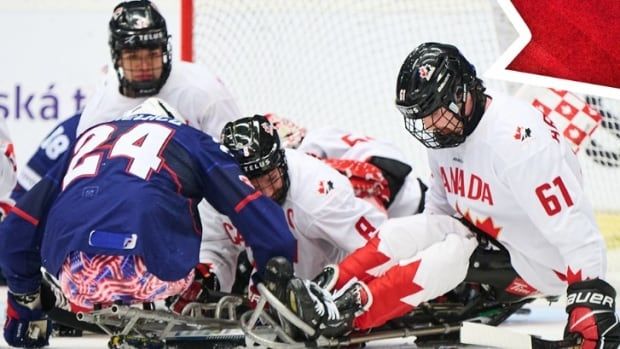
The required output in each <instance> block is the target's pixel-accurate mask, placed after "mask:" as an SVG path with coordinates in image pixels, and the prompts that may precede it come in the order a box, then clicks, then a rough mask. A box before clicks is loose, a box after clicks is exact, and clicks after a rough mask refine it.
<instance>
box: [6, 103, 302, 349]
mask: <svg viewBox="0 0 620 349" xmlns="http://www.w3.org/2000/svg"><path fill="white" fill-rule="evenodd" d="M248 182H249V181H248V180H247V179H246V178H245V176H244V175H243V173H242V172H241V170H240V168H239V166H238V164H237V163H236V162H235V160H234V158H233V157H232V156H231V155H230V154H229V153H228V151H227V149H226V148H225V147H222V146H221V145H220V144H219V143H217V142H215V141H214V140H213V139H212V138H211V137H210V136H208V135H206V134H204V133H203V132H201V131H199V130H196V129H194V128H191V127H188V126H186V125H185V120H184V119H183V118H182V117H180V116H179V115H178V114H177V113H176V112H174V111H173V109H172V108H171V107H169V106H166V105H165V103H164V102H163V101H161V100H158V99H154V98H153V99H148V100H147V101H145V102H144V103H143V104H141V105H139V106H138V107H136V108H134V109H133V110H131V111H130V112H128V113H127V114H126V115H124V116H122V117H120V118H119V119H117V120H115V121H110V122H107V123H102V124H99V125H97V126H94V127H92V128H90V129H88V130H86V131H85V132H84V133H83V134H82V135H81V137H79V138H78V139H77V140H76V143H75V145H74V146H72V147H71V149H70V150H69V151H68V152H66V155H65V156H64V158H63V159H62V160H60V162H59V163H58V164H57V165H56V166H55V167H54V168H53V169H52V170H51V171H49V172H48V173H47V175H46V176H45V177H44V178H43V179H42V180H41V181H39V182H38V183H37V184H36V185H35V186H34V187H33V188H32V189H31V190H30V191H28V192H27V193H26V194H25V195H24V196H23V197H22V198H21V200H20V201H19V203H18V204H17V206H16V207H15V208H14V209H13V210H12V211H11V213H10V214H9V215H8V216H7V218H6V220H5V221H4V223H3V224H2V225H1V226H0V246H3V248H2V249H1V251H0V263H1V266H2V269H3V270H4V271H5V273H6V274H5V275H6V278H7V281H8V287H9V291H8V296H7V319H6V323H5V326H4V338H5V339H6V341H7V343H9V344H10V345H11V346H16V347H41V346H44V345H47V343H48V337H49V333H50V329H51V327H50V326H49V323H48V320H47V319H46V316H45V314H44V312H43V310H42V307H41V297H40V293H39V289H40V285H41V273H40V268H41V266H43V267H45V269H46V270H47V271H48V272H49V273H50V274H52V275H54V276H56V277H57V278H58V280H59V281H60V285H61V288H62V291H63V293H64V294H65V295H66V296H67V298H68V299H69V301H70V302H71V305H72V307H73V309H74V310H80V309H86V310H88V309H92V308H93V306H94V305H95V304H101V305H106V304H110V303H112V302H123V303H127V304H129V303H141V302H151V301H154V300H158V299H163V298H165V297H167V296H171V295H175V294H178V293H180V292H182V291H184V289H185V288H187V287H188V286H189V285H190V283H191V282H192V281H193V280H194V266H195V265H196V264H197V263H198V257H199V246H200V235H201V231H200V221H199V219H198V214H197V208H196V205H197V203H198V202H199V201H200V199H202V198H205V199H206V200H208V201H209V203H210V204H211V205H212V206H213V207H214V208H215V209H217V210H219V211H220V212H221V213H223V214H226V215H227V216H228V217H230V219H231V221H232V222H233V223H234V224H235V226H238V227H239V229H240V231H241V232H243V238H244V240H245V241H246V243H247V245H248V246H249V248H250V249H251V250H252V253H253V256H254V260H255V261H256V264H257V268H258V271H259V272H258V273H257V276H256V277H257V278H259V279H260V277H261V275H262V273H263V271H264V267H265V265H266V262H267V260H268V259H269V258H271V257H273V256H284V257H285V258H287V259H288V260H290V261H291V262H292V260H293V253H294V251H295V240H294V238H293V237H292V235H291V233H290V231H289V230H288V227H287V224H286V220H285V217H284V215H283V213H282V210H281V208H280V207H279V206H278V205H277V204H275V203H274V202H273V201H272V200H270V199H269V198H267V197H266V196H263V195H261V193H260V192H258V191H256V190H255V189H254V188H252V187H251V186H250V185H248V184H247V183H248Z"/></svg>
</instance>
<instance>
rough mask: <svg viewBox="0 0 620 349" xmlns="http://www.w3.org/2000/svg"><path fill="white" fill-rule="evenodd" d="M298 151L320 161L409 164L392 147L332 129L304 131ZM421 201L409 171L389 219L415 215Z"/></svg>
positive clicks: (418, 187)
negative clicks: (375, 158) (373, 159)
mask: <svg viewBox="0 0 620 349" xmlns="http://www.w3.org/2000/svg"><path fill="white" fill-rule="evenodd" d="M297 149H298V150H301V151H303V152H305V153H308V154H311V155H313V156H316V157H318V158H321V159H324V158H334V159H351V160H356V161H363V162H366V161H367V160H368V159H369V158H370V157H372V156H381V157H385V158H389V159H394V160H398V161H400V162H402V163H404V164H409V161H408V160H407V159H406V157H405V155H404V154H403V153H402V152H401V150H400V149H399V148H398V147H396V146H395V145H394V144H392V143H389V142H387V141H384V140H380V139H374V138H371V137H368V136H363V135H359V134H355V133H351V132H345V131H343V130H339V129H337V128H331V127H326V128H317V129H312V130H310V131H306V136H305V137H304V139H303V141H302V142H301V144H300V145H299V147H298V148H297ZM412 167H413V166H412ZM421 199H422V190H421V188H420V183H419V182H418V179H417V177H416V175H415V171H411V172H410V173H409V175H408V176H407V177H406V178H405V182H404V183H403V185H402V187H401V188H400V190H399V191H398V193H397V194H396V195H395V196H394V198H393V200H392V202H391V204H390V206H389V207H388V209H387V214H388V217H390V218H392V217H402V216H408V215H411V214H414V213H416V212H417V211H418V208H419V207H420V200H421Z"/></svg>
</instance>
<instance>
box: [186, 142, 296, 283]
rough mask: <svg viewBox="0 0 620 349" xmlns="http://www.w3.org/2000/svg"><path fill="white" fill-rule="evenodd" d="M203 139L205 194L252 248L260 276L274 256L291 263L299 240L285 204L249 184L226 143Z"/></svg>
mask: <svg viewBox="0 0 620 349" xmlns="http://www.w3.org/2000/svg"><path fill="white" fill-rule="evenodd" d="M203 140H204V141H203V142H202V143H201V147H200V149H199V152H198V153H199V156H198V157H197V161H198V163H199V166H200V168H201V171H202V174H203V175H202V176H201V181H202V185H201V186H202V188H203V193H204V197H205V198H206V199H207V201H208V202H209V204H211V206H213V207H214V208H215V209H216V210H217V211H218V212H220V213H222V214H224V215H226V216H228V217H229V218H230V220H231V222H232V223H233V225H234V226H235V227H237V229H238V231H239V232H240V234H241V235H242V237H243V239H244V240H245V243H246V246H248V247H249V248H251V250H252V253H253V256H254V259H255V261H256V265H257V268H258V271H259V275H258V276H259V277H261V276H262V274H263V272H264V268H265V265H266V263H267V261H268V260H269V259H270V258H272V257H275V256H283V257H285V258H287V259H288V260H289V261H290V262H291V263H292V262H293V260H294V256H295V253H296V241H295V238H294V237H293V235H292V234H291V232H290V231H289V229H288V225H287V223H286V219H285V217H284V213H283V212H282V208H281V207H280V206H279V205H277V204H276V203H275V202H274V201H273V200H271V199H269V198H268V197H266V196H264V195H262V194H261V193H260V192H258V191H256V190H255V189H254V188H253V187H252V186H251V185H250V184H249V181H248V180H247V178H246V177H245V176H244V175H243V174H242V173H241V169H240V168H239V165H238V164H237V163H236V162H235V161H234V159H233V157H232V156H231V155H229V154H228V153H227V150H226V148H225V147H223V146H220V145H219V144H218V143H215V142H214V141H213V140H212V139H211V138H210V137H204V138H203Z"/></svg>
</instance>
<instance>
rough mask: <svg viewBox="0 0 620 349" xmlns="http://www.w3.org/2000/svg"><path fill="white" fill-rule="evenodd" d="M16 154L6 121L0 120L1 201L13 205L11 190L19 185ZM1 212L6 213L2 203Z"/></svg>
mask: <svg viewBox="0 0 620 349" xmlns="http://www.w3.org/2000/svg"><path fill="white" fill-rule="evenodd" d="M15 170H16V169H15V154H14V150H13V143H12V142H11V137H10V136H9V128H8V127H7V124H6V121H5V120H4V119H2V120H0V200H1V201H2V202H7V203H9V204H12V203H13V202H12V201H11V200H10V199H9V194H10V193H11V190H13V188H14V187H15V183H17V174H16V172H15ZM0 210H2V211H5V208H4V207H3V204H1V203H0Z"/></svg>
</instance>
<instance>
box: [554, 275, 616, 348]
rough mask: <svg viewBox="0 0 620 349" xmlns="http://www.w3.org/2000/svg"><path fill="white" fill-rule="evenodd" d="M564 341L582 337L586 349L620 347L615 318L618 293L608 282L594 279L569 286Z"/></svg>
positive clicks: (583, 346) (582, 345)
mask: <svg viewBox="0 0 620 349" xmlns="http://www.w3.org/2000/svg"><path fill="white" fill-rule="evenodd" d="M566 292H567V300H566V312H567V313H568V324H567V325H566V328H565V329H564V337H565V338H567V337H569V336H571V335H573V334H577V335H579V336H581V337H582V339H583V343H582V344H581V347H582V348H584V349H611V348H614V349H616V348H618V346H620V324H619V323H618V315H617V314H615V298H616V291H615V290H614V289H613V287H611V285H609V284H608V283H607V282H605V281H603V280H600V279H593V280H587V281H581V282H576V283H573V284H572V285H570V286H568V289H567V291H566Z"/></svg>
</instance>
